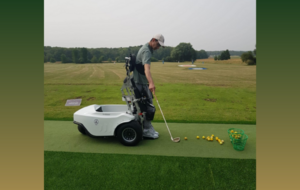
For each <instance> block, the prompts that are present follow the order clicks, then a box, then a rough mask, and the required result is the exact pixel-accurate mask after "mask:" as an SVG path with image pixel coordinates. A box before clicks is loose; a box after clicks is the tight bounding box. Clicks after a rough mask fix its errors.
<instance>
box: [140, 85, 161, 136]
mask: <svg viewBox="0 0 300 190" xmlns="http://www.w3.org/2000/svg"><path fill="white" fill-rule="evenodd" d="M136 87H137V89H138V90H139V91H140V92H141V93H142V92H146V93H147V94H148V97H150V102H151V104H152V99H151V97H152V95H151V94H150V93H151V92H150V90H149V88H148V86H147V85H140V84H136ZM147 109H148V107H147ZM143 136H144V137H148V138H155V139H156V138H158V133H157V132H156V131H155V130H154V128H153V126H152V124H151V121H149V120H147V119H146V118H145V119H144V131H143Z"/></svg>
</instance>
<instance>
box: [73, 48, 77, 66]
mask: <svg viewBox="0 0 300 190" xmlns="http://www.w3.org/2000/svg"><path fill="white" fill-rule="evenodd" d="M72 60H73V63H79V52H78V49H77V48H75V49H73V50H72Z"/></svg>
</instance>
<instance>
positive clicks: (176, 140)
mask: <svg viewBox="0 0 300 190" xmlns="http://www.w3.org/2000/svg"><path fill="white" fill-rule="evenodd" d="M154 97H155V99H156V102H157V105H158V107H159V109H160V113H161V115H162V116H163V118H164V120H165V123H166V126H167V129H168V131H169V133H170V136H171V140H172V141H173V142H179V141H180V137H175V138H174V139H173V137H172V135H171V132H170V129H169V127H168V124H167V122H166V119H165V117H164V114H163V112H162V110H161V108H160V105H159V103H158V100H157V98H156V95H155V94H154Z"/></svg>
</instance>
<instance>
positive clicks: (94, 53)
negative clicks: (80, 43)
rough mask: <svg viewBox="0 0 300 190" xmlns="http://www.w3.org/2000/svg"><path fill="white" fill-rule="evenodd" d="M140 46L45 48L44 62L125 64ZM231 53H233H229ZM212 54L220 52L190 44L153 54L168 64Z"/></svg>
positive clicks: (166, 48)
mask: <svg viewBox="0 0 300 190" xmlns="http://www.w3.org/2000/svg"><path fill="white" fill-rule="evenodd" d="M141 47H142V45H140V46H129V47H120V48H85V47H76V48H64V47H51V46H44V62H56V61H61V62H62V63H102V62H103V61H107V62H112V61H116V62H125V57H128V56H129V55H130V54H135V55H136V54H137V53H138V51H139V49H140V48H141ZM229 52H231V51H229ZM212 53H214V54H215V53H220V52H219V51H213V52H209V51H205V50H199V51H198V50H195V49H194V48H193V46H192V45H191V44H190V43H180V44H179V45H177V46H176V47H168V46H166V47H165V48H160V49H158V50H156V51H154V53H153V57H152V59H151V61H152V62H155V61H158V60H164V61H167V62H177V61H193V60H196V59H206V58H208V57H209V56H210V55H212ZM239 53H240V52H236V53H235V52H233V54H231V55H238V54H239Z"/></svg>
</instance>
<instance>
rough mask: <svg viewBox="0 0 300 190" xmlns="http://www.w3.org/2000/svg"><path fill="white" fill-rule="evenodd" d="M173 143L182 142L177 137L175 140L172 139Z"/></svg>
mask: <svg viewBox="0 0 300 190" xmlns="http://www.w3.org/2000/svg"><path fill="white" fill-rule="evenodd" d="M172 141H173V142H179V141H180V137H175V138H174V139H172Z"/></svg>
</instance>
